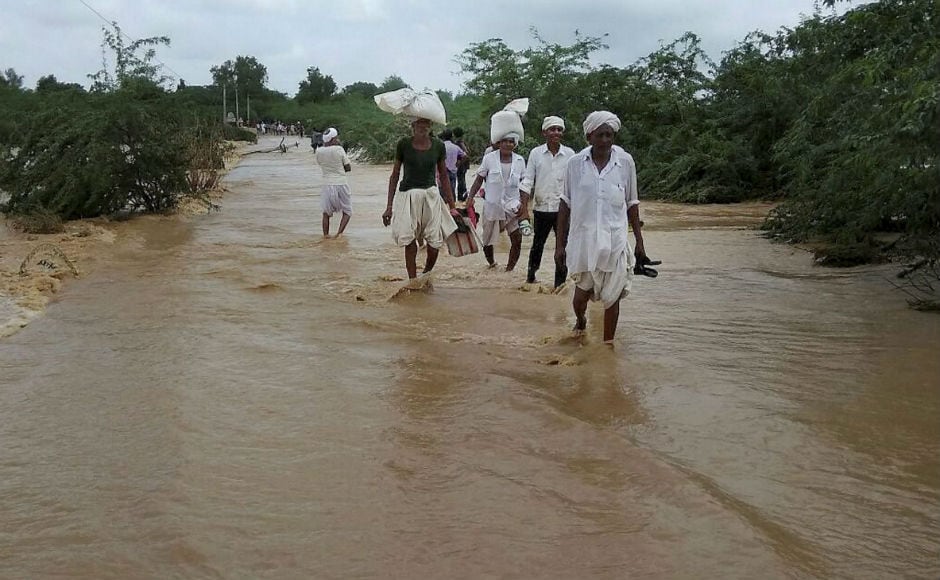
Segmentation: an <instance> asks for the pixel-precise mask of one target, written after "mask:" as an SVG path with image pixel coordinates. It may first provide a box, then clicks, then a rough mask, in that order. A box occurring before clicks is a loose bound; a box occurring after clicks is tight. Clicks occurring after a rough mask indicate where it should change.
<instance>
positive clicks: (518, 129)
mask: <svg viewBox="0 0 940 580" xmlns="http://www.w3.org/2000/svg"><path fill="white" fill-rule="evenodd" d="M528 110H529V99H527V98H522V99H514V100H512V101H510V102H509V104H508V105H506V106H505V107H503V110H502V111H497V112H495V113H493V116H492V117H490V143H499V142H500V141H502V140H503V139H505V138H506V136H507V135H509V134H510V133H515V134H516V135H517V136H518V140H517V141H516V143H519V142H520V141H522V140H523V138H524V137H525V128H523V126H522V116H523V115H525V113H526V111H528Z"/></svg>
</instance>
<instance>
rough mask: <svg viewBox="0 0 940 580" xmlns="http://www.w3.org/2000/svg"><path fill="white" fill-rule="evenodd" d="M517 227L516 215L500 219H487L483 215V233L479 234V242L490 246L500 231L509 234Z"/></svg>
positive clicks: (497, 237)
mask: <svg viewBox="0 0 940 580" xmlns="http://www.w3.org/2000/svg"><path fill="white" fill-rule="evenodd" d="M518 229H519V218H517V217H516V216H512V217H508V215H507V217H506V219H501V220H489V219H486V216H483V235H482V236H480V240H481V243H482V244H483V245H484V246H492V245H493V244H495V243H496V241H497V240H498V239H499V234H500V233H501V232H504V231H505V232H506V233H507V234H511V233H513V232H514V231H516V230H518Z"/></svg>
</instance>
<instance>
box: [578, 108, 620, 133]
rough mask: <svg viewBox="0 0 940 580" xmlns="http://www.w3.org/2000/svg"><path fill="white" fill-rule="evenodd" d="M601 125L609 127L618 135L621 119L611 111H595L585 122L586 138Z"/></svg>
mask: <svg viewBox="0 0 940 580" xmlns="http://www.w3.org/2000/svg"><path fill="white" fill-rule="evenodd" d="M601 125H607V126H608V127H610V128H611V129H613V130H614V133H616V132H617V131H619V130H620V119H618V118H617V115H615V114H613V113H611V112H610V111H594V112H593V113H591V114H590V115H588V116H587V119H585V120H584V136H585V137H587V136H588V135H589V134H591V133H593V132H594V131H595V130H596V129H597V128H598V127H600V126H601Z"/></svg>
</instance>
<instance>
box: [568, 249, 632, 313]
mask: <svg viewBox="0 0 940 580" xmlns="http://www.w3.org/2000/svg"><path fill="white" fill-rule="evenodd" d="M631 258H632V256H631V255H629V254H627V253H626V252H624V253H623V254H621V255H620V257H619V258H618V259H617V264H616V266H615V267H614V270H613V271H610V272H605V271H603V270H594V271H592V272H577V273H575V274H574V275H573V276H572V278H574V282H575V286H577V287H578V288H580V289H581V290H584V291H585V292H590V293H591V300H594V301H595V302H596V301H601V302H603V303H604V309H605V310H606V309H607V308H610V307H611V306H613V305H614V304H616V303H617V301H618V300H620V299H621V298H626V296H627V294H629V293H630V287H631V285H632V283H633V260H632V259H631Z"/></svg>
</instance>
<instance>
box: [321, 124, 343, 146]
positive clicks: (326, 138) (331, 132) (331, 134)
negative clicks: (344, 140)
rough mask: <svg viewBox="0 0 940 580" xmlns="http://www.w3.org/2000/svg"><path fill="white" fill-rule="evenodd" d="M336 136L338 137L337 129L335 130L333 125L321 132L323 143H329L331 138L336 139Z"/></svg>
mask: <svg viewBox="0 0 940 580" xmlns="http://www.w3.org/2000/svg"><path fill="white" fill-rule="evenodd" d="M337 137H339V131H337V130H336V129H334V128H333V127H330V128H329V129H327V130H326V131H324V132H323V143H324V144H325V143H329V142H330V141H332V140H333V139H336V138H337Z"/></svg>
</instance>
